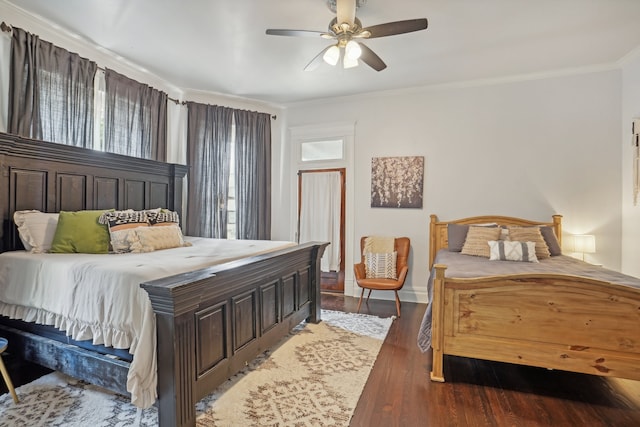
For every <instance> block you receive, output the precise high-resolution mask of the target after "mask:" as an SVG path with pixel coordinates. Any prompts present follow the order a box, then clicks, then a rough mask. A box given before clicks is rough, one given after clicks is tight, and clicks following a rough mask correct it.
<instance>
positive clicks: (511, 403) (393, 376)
mask: <svg viewBox="0 0 640 427" xmlns="http://www.w3.org/2000/svg"><path fill="white" fill-rule="evenodd" d="M357 303H358V300H357V298H351V297H343V296H336V295H329V294H323V299H322V307H323V308H325V309H330V310H342V311H347V312H355V310H356V307H357ZM425 308H426V306H425V305H423V304H412V303H406V302H405V303H403V304H402V317H400V318H398V319H396V320H395V321H394V322H393V325H392V326H391V329H390V331H389V334H388V335H387V338H386V340H385V342H384V344H383V346H382V349H381V350H380V354H379V355H378V359H377V360H376V363H375V365H374V367H373V371H372V372H371V375H370V376H369V379H368V381H367V384H366V386H365V389H364V392H363V394H362V396H361V397H360V401H359V402H358V406H357V407H356V410H355V414H354V416H353V419H352V420H351V424H350V425H351V426H352V427H356V426H358V427H360V426H363V427H364V426H367V427H370V426H385V427H387V426H389V427H391V426H403V427H404V426H436V427H440V426H526V427H529V426H559V427H565V426H581V427H582V426H585V427H600V426H602V427H614V426H615V427H634V426H635V427H637V426H640V381H631V380H622V379H617V378H604V377H597V376H593V375H584V374H574V373H570V372H563V371H551V370H547V369H541V368H532V367H526V366H518V365H510V364H505V363H496V362H487V361H480V360H474V359H467V358H461V357H453V356H445V361H444V369H445V375H446V377H447V382H445V383H434V382H431V381H430V380H429V371H430V369H431V356H430V354H422V353H421V352H420V350H419V349H418V346H417V344H416V339H417V335H418V328H419V326H420V321H421V320H422V316H423V314H424V310H425ZM361 313H367V314H373V315H376V316H382V317H386V316H391V315H393V314H395V303H394V302H393V301H379V300H375V301H374V300H370V301H369V305H368V306H366V305H364V304H363V307H362V309H361Z"/></svg>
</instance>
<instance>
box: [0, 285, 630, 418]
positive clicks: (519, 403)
mask: <svg viewBox="0 0 640 427" xmlns="http://www.w3.org/2000/svg"><path fill="white" fill-rule="evenodd" d="M357 303H358V300H357V298H351V297H344V296H342V295H337V294H323V296H322V307H323V308H325V309H330V310H338V311H346V312H355V311H356V308H357ZM425 308H426V306H425V305H423V304H412V303H406V302H405V303H403V304H402V317H400V318H398V319H396V320H394V322H393V324H392V326H391V329H390V331H389V334H388V335H387V338H386V340H385V342H384V344H383V345H382V348H381V351H380V354H379V355H378V358H377V360H376V362H375V365H374V367H373V370H372V372H371V374H370V376H369V379H368V381H367V384H366V386H365V389H364V391H363V393H362V396H361V397H360V401H359V402H358V406H357V407H356V410H355V413H354V416H353V419H352V421H351V427H378V426H381V427H382V426H384V427H394V426H398V427H413V426H416V427H418V426H420V427H423V426H424V427H426V426H434V427H441V426H465V427H466V426H469V427H474V426H478V427H485V426H497V427H501V426H514V427H539V426H554V427H555V426H558V427H565V426H566V427H569V426H580V427H582V426H584V427H638V426H640V381H630V380H622V379H617V378H603V377H596V376H592V375H583V374H574V373H570V372H562V371H550V370H546V369H539V368H532V367H526V366H517V365H511V364H506V363H494V362H487V361H481V360H474V359H467V358H462V357H452V356H445V361H444V369H445V375H446V377H447V382H445V383H433V382H431V381H430V380H429V370H430V368H431V366H430V365H431V357H430V355H429V354H422V353H421V352H420V350H419V349H418V347H417V344H416V339H417V334H418V327H419V326H420V321H421V320H422V316H423V314H424V310H425ZM361 312H362V313H367V314H373V315H376V316H380V317H388V316H392V315H394V314H395V303H394V302H393V301H379V300H370V301H369V304H368V305H364V304H363V307H362V310H361ZM3 359H4V361H5V363H6V364H7V368H8V370H9V372H10V375H11V377H12V379H13V382H14V385H15V386H16V387H17V386H19V385H20V384H24V383H27V382H29V381H32V380H33V379H35V378H37V377H39V376H40V375H43V374H44V373H46V372H49V371H48V370H46V369H44V368H38V367H36V366H34V365H25V364H24V363H22V362H21V361H19V360H15V358H13V357H12V356H11V355H10V348H9V354H6V355H3ZM0 390H4V391H2V392H3V393H4V392H6V388H5V387H4V384H2V385H1V386H0Z"/></svg>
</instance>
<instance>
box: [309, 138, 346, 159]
mask: <svg viewBox="0 0 640 427" xmlns="http://www.w3.org/2000/svg"><path fill="white" fill-rule="evenodd" d="M343 146H344V141H343V140H342V139H332V140H326V141H305V142H302V143H300V160H301V161H303V162H317V161H321V160H341V159H342V158H343V157H344V147H343Z"/></svg>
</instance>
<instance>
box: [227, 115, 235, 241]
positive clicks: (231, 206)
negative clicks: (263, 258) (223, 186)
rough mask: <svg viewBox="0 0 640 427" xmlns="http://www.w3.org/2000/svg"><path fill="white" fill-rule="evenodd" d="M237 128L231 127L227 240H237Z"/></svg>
mask: <svg viewBox="0 0 640 427" xmlns="http://www.w3.org/2000/svg"><path fill="white" fill-rule="evenodd" d="M235 130H236V126H235V124H233V125H231V135H232V138H231V145H230V151H231V155H230V158H229V192H228V193H227V239H235V238H236V237H237V235H238V234H237V233H236V154H235V151H236V132H235Z"/></svg>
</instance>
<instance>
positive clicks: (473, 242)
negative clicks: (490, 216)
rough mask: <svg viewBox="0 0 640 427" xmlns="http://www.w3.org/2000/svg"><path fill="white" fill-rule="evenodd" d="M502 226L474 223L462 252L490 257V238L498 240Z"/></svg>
mask: <svg viewBox="0 0 640 427" xmlns="http://www.w3.org/2000/svg"><path fill="white" fill-rule="evenodd" d="M499 237H500V227H481V226H476V225H472V226H470V227H469V231H468V232H467V238H466V239H465V241H464V245H463V246H462V251H461V252H460V253H461V254H464V255H473V256H482V257H486V258H489V255H490V254H491V251H490V249H489V240H498V238H499Z"/></svg>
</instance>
